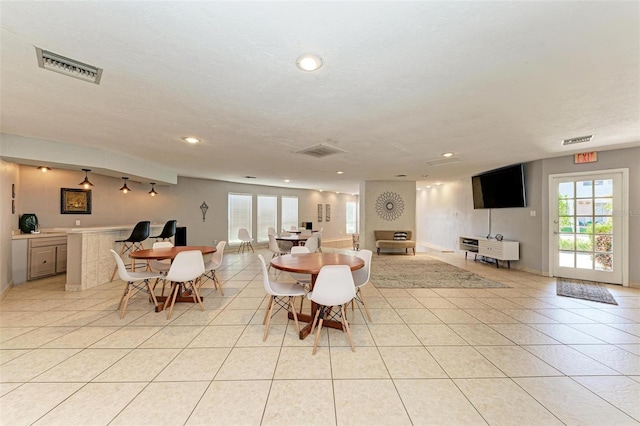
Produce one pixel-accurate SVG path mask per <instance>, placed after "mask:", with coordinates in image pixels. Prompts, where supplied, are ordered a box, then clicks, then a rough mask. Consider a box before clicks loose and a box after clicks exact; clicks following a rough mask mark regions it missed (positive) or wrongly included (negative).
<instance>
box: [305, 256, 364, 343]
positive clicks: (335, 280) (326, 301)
mask: <svg viewBox="0 0 640 426" xmlns="http://www.w3.org/2000/svg"><path fill="white" fill-rule="evenodd" d="M354 297H356V287H355V285H354V283H353V275H351V268H349V267H348V266H347V265H329V266H323V267H322V269H320V273H319V274H318V277H317V278H316V282H315V284H314V287H313V291H311V292H309V293H308V294H307V298H308V299H309V300H311V301H312V302H315V303H316V304H317V305H318V308H317V309H316V313H315V316H314V317H313V323H312V324H311V334H313V330H314V329H315V327H316V325H317V326H318V331H317V332H316V338H315V340H314V342H313V351H312V354H313V355H315V354H316V351H317V349H318V340H319V339H320V331H321V330H322V323H323V321H324V319H325V315H326V316H327V319H329V317H331V318H333V317H337V316H338V315H339V316H340V321H341V322H342V328H343V331H345V332H346V333H347V336H349V342H350V343H351V350H352V351H353V352H355V351H356V348H355V346H354V344H353V338H352V337H351V330H350V329H349V322H348V321H347V316H346V314H345V312H344V306H345V305H346V304H347V303H349V302H350V301H351V300H353V298H354ZM337 307H339V308H340V311H339V312H333V308H337Z"/></svg>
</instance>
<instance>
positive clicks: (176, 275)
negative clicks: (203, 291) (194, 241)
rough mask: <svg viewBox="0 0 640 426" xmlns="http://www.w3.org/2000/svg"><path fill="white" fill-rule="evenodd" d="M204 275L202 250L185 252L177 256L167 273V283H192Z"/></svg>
mask: <svg viewBox="0 0 640 426" xmlns="http://www.w3.org/2000/svg"><path fill="white" fill-rule="evenodd" d="M202 274H204V261H203V260H202V252H201V251H200V250H189V251H183V252H180V253H178V254H177V255H176V257H175V259H173V263H172V264H171V268H170V269H169V272H167V281H175V282H180V283H181V282H185V281H191V280H195V279H196V278H198V277H199V276H200V275H202Z"/></svg>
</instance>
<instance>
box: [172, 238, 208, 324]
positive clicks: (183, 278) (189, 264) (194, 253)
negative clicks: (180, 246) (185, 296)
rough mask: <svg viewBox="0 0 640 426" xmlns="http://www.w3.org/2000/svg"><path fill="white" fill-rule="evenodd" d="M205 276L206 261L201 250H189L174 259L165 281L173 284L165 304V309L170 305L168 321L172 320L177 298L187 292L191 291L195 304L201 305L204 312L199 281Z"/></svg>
mask: <svg viewBox="0 0 640 426" xmlns="http://www.w3.org/2000/svg"><path fill="white" fill-rule="evenodd" d="M202 274H204V261H203V260H202V252H201V251H200V250H188V251H183V252H180V253H178V254H177V255H176V257H175V259H173V263H171V268H169V272H167V275H166V277H165V279H166V280H167V281H170V282H171V291H170V292H169V295H168V296H167V300H166V301H165V302H164V308H165V309H166V308H167V306H168V305H169V301H171V304H170V305H169V313H168V314H167V319H171V314H172V313H173V306H174V305H175V303H176V297H177V296H178V294H180V293H182V290H183V288H184V290H185V291H190V292H191V296H192V297H193V302H194V303H199V304H200V310H202V311H204V305H203V304H202V299H201V298H200V291H199V289H198V285H197V280H199V279H200V277H201V276H202Z"/></svg>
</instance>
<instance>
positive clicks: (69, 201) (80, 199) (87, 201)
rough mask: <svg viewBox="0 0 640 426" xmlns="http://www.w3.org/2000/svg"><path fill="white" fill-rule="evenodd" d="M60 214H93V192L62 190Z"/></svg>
mask: <svg viewBox="0 0 640 426" xmlns="http://www.w3.org/2000/svg"><path fill="white" fill-rule="evenodd" d="M60 214H91V190H90V189H72V188H60Z"/></svg>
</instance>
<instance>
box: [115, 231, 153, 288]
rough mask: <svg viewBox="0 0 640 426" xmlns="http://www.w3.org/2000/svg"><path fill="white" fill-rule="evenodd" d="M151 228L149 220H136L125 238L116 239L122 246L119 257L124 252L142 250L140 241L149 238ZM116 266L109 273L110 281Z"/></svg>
mask: <svg viewBox="0 0 640 426" xmlns="http://www.w3.org/2000/svg"><path fill="white" fill-rule="evenodd" d="M150 230H151V222H149V221H148V220H146V221H142V222H138V223H137V224H136V226H135V227H134V228H133V231H131V235H130V236H129V238H127V239H126V240H116V243H122V248H121V249H120V257H122V255H123V254H126V253H128V252H130V251H136V250H144V246H143V245H142V242H143V241H144V240H146V239H147V238H149V232H150ZM117 269H118V267H117V266H116V267H115V268H113V274H111V281H113V279H114V278H115V276H116V272H117Z"/></svg>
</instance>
